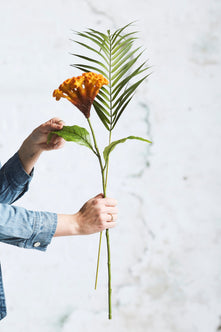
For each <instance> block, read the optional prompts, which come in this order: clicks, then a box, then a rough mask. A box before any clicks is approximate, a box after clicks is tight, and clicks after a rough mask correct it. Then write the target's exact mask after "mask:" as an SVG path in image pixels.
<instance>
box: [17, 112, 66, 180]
mask: <svg viewBox="0 0 221 332" xmlns="http://www.w3.org/2000/svg"><path fill="white" fill-rule="evenodd" d="M63 125H64V123H63V121H62V120H60V119H58V118H53V119H51V120H49V121H47V122H45V123H43V124H42V125H40V126H39V127H37V128H36V129H35V130H34V131H33V132H32V133H31V135H29V136H28V138H26V140H25V141H24V142H23V144H22V146H21V147H20V149H19V151H18V153H19V158H20V160H21V163H22V166H23V168H24V170H25V171H26V172H27V173H28V174H30V173H31V171H32V169H33V167H34V164H35V163H36V161H37V160H38V158H39V156H40V154H41V153H42V152H43V151H49V150H56V149H60V148H61V147H62V146H63V145H64V143H65V141H64V139H63V138H62V137H59V136H57V135H53V136H52V139H51V141H50V143H49V144H47V137H48V134H49V133H50V132H51V131H54V130H60V129H62V128H63Z"/></svg>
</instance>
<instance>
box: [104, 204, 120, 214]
mask: <svg viewBox="0 0 221 332" xmlns="http://www.w3.org/2000/svg"><path fill="white" fill-rule="evenodd" d="M102 212H105V213H110V214H113V213H115V214H116V213H118V208H117V207H116V206H105V207H103V209H102Z"/></svg>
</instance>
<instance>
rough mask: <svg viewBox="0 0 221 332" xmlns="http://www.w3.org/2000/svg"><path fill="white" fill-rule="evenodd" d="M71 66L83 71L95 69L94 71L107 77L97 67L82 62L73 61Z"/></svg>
mask: <svg viewBox="0 0 221 332" xmlns="http://www.w3.org/2000/svg"><path fill="white" fill-rule="evenodd" d="M71 67H75V68H78V69H80V70H83V71H85V72H88V71H95V72H98V73H100V74H102V75H103V76H104V77H106V78H108V75H107V74H106V73H105V72H103V70H101V69H100V68H98V67H94V66H88V65H83V64H80V63H74V64H73V65H71Z"/></svg>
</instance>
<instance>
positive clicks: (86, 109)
mask: <svg viewBox="0 0 221 332" xmlns="http://www.w3.org/2000/svg"><path fill="white" fill-rule="evenodd" d="M108 83H109V82H108V80H107V79H106V78H105V77H104V76H102V75H101V74H96V73H92V72H89V73H83V74H82V76H77V77H72V78H68V79H67V80H65V81H64V82H63V83H62V84H61V85H60V86H59V88H58V89H56V90H54V92H53V97H55V98H56V100H60V99H61V98H62V97H63V98H66V99H68V100H69V101H70V102H71V103H72V104H74V105H75V106H76V107H77V108H78V109H79V110H80V111H81V112H82V113H84V115H85V117H86V118H89V117H90V110H91V105H92V104H93V101H94V99H95V97H96V95H97V94H98V92H99V90H100V88H101V87H102V86H103V85H107V84H108Z"/></svg>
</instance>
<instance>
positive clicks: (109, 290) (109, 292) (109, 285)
mask: <svg viewBox="0 0 221 332" xmlns="http://www.w3.org/2000/svg"><path fill="white" fill-rule="evenodd" d="M106 239H107V254H108V257H107V266H108V308H109V310H108V318H109V319H112V305H111V294H112V288H111V257H110V239H109V229H106Z"/></svg>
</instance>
